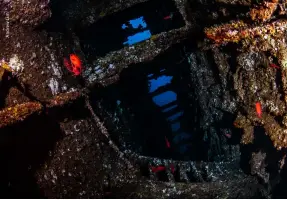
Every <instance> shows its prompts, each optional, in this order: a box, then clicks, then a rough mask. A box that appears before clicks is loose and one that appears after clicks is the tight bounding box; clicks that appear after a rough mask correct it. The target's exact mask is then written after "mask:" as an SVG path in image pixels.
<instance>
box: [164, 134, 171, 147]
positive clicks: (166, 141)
mask: <svg viewBox="0 0 287 200" xmlns="http://www.w3.org/2000/svg"><path fill="white" fill-rule="evenodd" d="M164 138H165V144H166V147H167V148H170V143H169V141H168V139H167V138H166V137H165V136H164Z"/></svg>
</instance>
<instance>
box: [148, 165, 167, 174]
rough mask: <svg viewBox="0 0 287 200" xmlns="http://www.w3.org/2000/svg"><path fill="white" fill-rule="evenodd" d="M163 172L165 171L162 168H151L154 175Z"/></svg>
mask: <svg viewBox="0 0 287 200" xmlns="http://www.w3.org/2000/svg"><path fill="white" fill-rule="evenodd" d="M164 170H165V167H164V166H157V167H151V171H152V172H154V173H156V172H160V171H164Z"/></svg>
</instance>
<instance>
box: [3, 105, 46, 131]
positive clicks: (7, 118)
mask: <svg viewBox="0 0 287 200" xmlns="http://www.w3.org/2000/svg"><path fill="white" fill-rule="evenodd" d="M42 109H43V106H42V105H41V104H40V103H38V102H28V103H23V104H19V105H16V106H14V107H9V108H6V109H4V110H1V111H0V128H2V127H5V126H9V125H12V124H14V123H16V122H19V121H23V120H25V119H26V118H27V117H28V116H30V115H31V114H34V113H38V114H40V113H41V112H42Z"/></svg>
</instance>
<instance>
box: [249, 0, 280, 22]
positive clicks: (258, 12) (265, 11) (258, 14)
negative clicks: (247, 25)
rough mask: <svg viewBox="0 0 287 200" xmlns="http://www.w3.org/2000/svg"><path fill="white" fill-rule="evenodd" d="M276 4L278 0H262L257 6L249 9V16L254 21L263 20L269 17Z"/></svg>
mask: <svg viewBox="0 0 287 200" xmlns="http://www.w3.org/2000/svg"><path fill="white" fill-rule="evenodd" d="M277 5H278V0H271V1H263V2H262V3H261V4H260V5H259V6H255V7H254V8H252V9H251V10H250V13H249V14H250V17H251V19H252V20H254V21H257V20H258V21H261V22H265V21H267V20H269V19H270V18H271V16H272V14H273V13H274V11H275V10H276V8H277Z"/></svg>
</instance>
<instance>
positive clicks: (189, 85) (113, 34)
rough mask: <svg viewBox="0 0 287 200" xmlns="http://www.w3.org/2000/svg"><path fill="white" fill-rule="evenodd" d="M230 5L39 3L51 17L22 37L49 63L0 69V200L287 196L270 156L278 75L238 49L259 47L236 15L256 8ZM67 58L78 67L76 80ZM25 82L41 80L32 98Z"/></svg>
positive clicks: (279, 120)
mask: <svg viewBox="0 0 287 200" xmlns="http://www.w3.org/2000/svg"><path fill="white" fill-rule="evenodd" d="M234 2H235V3H234ZM234 2H233V1H232V4H229V3H226V2H225V0H216V1H213V2H209V1H206V0H136V1H133V0H131V1H130V0H127V1H125V4H123V3H122V1H120V0H119V1H118V0H110V1H107V0H101V1H96V0H94V1H88V0H83V1H81V2H79V1H77V0H73V1H70V2H69V3H68V1H66V0H65V1H58V0H51V1H50V2H49V3H47V4H48V5H49V6H50V9H51V11H52V15H51V17H50V18H49V19H47V20H45V21H43V23H42V24H41V25H39V26H36V27H34V28H33V29H31V31H32V32H35V33H37V34H39V35H40V36H41V37H40V36H39V38H40V40H41V41H42V39H43V38H46V40H44V39H43V41H44V42H47V43H48V44H47V45H45V46H44V47H43V48H42V47H41V50H39V51H36V50H35V52H37V53H38V52H44V51H47V52H48V53H47V54H48V56H46V57H45V56H38V57H37V59H38V58H39V57H40V58H41V59H43V60H44V59H47V60H48V61H47V63H48V64H47V63H44V61H43V62H42V61H41V62H39V63H40V64H38V65H39V66H40V67H39V66H37V67H35V68H36V69H37V70H35V71H33V70H31V71H28V68H26V69H25V70H26V71H25V70H24V72H23V73H24V74H25V73H27V74H28V75H25V76H22V75H18V74H17V75H15V74H14V73H11V72H9V73H6V72H5V73H6V74H5V76H3V77H2V75H1V71H0V75H1V79H0V83H1V85H0V87H1V92H0V107H1V111H0V119H2V121H3V122H0V125H1V127H0V128H1V131H0V132H1V133H2V135H3V138H4V139H3V141H4V140H5V141H8V142H0V143H2V147H0V149H1V152H0V158H2V159H3V160H4V161H6V162H4V163H6V164H4V165H2V166H1V167H0V169H2V171H3V172H5V171H6V172H7V173H6V174H5V173H3V180H2V182H1V181H0V185H3V188H5V189H7V190H6V192H5V191H4V192H2V193H1V190H0V195H1V194H2V195H3V196H5V197H6V196H8V197H9V196H11V194H12V193H17V195H14V196H17V197H18V196H19V197H23V196H25V197H26V196H27V197H29V196H31V195H34V196H35V197H56V198H61V197H73V196H76V197H88V198H89V197H92V198H93V197H107V198H116V197H124V198H126V197H147V198H148V197H164V198H168V197H172V198H173V197H182V198H194V197H199V198H201V197H212V198H219V197H220V198H230V197H233V198H241V197H249V198H269V197H286V192H284V189H282V188H284V187H286V180H287V179H286V165H285V160H286V155H285V154H286V148H284V146H283V147H282V148H281V146H280V149H279V148H278V146H276V145H279V142H277V138H280V139H278V140H282V141H285V140H286V141H287V135H286V139H285V138H284V137H283V136H282V138H281V136H279V133H280V134H281V133H282V132H283V133H284V134H285V132H284V130H285V129H284V128H281V127H284V126H286V124H287V122H285V121H286V120H287V118H286V115H285V114H284V112H283V110H284V109H285V103H284V102H283V101H284V96H283V93H284V86H283V85H284V84H285V82H284V81H282V80H283V78H282V77H283V76H284V73H283V72H281V71H280V70H281V69H280V67H278V66H277V65H280V61H278V60H279V59H273V57H274V54H275V53H274V52H273V51H272V53H270V52H260V53H257V52H256V51H255V50H254V49H252V48H250V49H248V50H246V49H244V50H242V49H243V48H242V49H240V50H238V49H239V44H238V43H239V41H241V40H243V41H244V42H245V43H244V45H242V46H244V47H245V48H247V47H249V46H248V45H247V44H246V43H248V42H250V41H252V42H253V40H254V41H255V40H256V39H258V38H260V37H257V36H256V37H255V36H254V35H256V34H258V33H259V32H260V31H258V30H261V29H260V28H262V27H263V25H262V26H259V25H258V23H254V24H252V23H253V22H252V20H250V19H249V18H248V17H249V16H248V15H246V14H244V13H246V12H249V10H250V9H249V7H250V5H253V4H255V5H256V6H259V5H261V2H262V1H256V2H255V1H249V4H250V5H249V4H248V5H246V4H243V3H242V2H245V1H234ZM247 3H248V2H247ZM269 3H270V2H269ZM273 3H274V2H273ZM237 4H238V5H237ZM268 5H269V4H268ZM280 5H281V4H280ZM284 5H285V4H284ZM0 6H1V2H0ZM256 6H255V7H256ZM286 6H287V5H286ZM281 7H283V6H282V5H281ZM281 7H279V6H278V9H279V8H281ZM256 8H257V7H256ZM274 13H277V10H275V11H274ZM281 18H282V16H281ZM281 18H280V19H281ZM237 19H240V20H242V21H244V20H246V21H247V22H246V24H244V22H241V21H240V23H238V24H239V25H238V24H235V25H234V24H233V23H235V22H234V21H232V20H237ZM276 19H277V18H276ZM278 19H279V18H278ZM272 20H273V19H272ZM230 21H231V22H230ZM228 22H230V24H228V25H226V26H224V25H225V23H228ZM271 22H273V21H271ZM15 23H16V22H15ZM266 23H269V21H267V22H266ZM214 24H217V26H216V27H215V28H214V27H212V28H210V29H208V31H209V32H208V31H206V27H211V26H214ZM250 24H251V25H250ZM221 26H224V27H223V28H222V27H221ZM257 26H258V27H259V28H258V27H257ZM274 26H275V25H272V26H271V27H274ZM218 27H219V28H218ZM238 27H239V28H242V27H243V28H246V27H248V28H246V29H244V30H243V31H242V32H240V31H237V29H238ZM254 27H255V28H254ZM282 27H283V26H281V27H280V29H283V28H282ZM286 27H287V26H286ZM229 29H230V30H229ZM254 30H255V31H254ZM224 31H225V32H227V33H225V32H224ZM248 31H249V32H248ZM252 31H254V32H256V33H253V32H252ZM268 31H269V32H272V31H270V30H269V29H268ZM268 31H266V34H267V33H268V34H269V32H268ZM262 32H263V31H262ZM275 32H276V31H275ZM238 33H242V35H244V37H245V35H246V34H249V33H250V35H251V36H252V37H254V38H255V39H254V38H252V40H250V39H249V38H244V39H242V37H243V36H242V35H241V36H237V35H236V34H238ZM264 33H265V32H264ZM272 33H273V32H272ZM234 35H236V38H235V39H234V38H232V37H233V36H234ZM207 36H209V40H207V39H206V37H207ZM251 36H250V37H251ZM266 37H267V36H266ZM47 38H49V39H47ZM230 38H231V39H230ZM262 38H265V35H264V36H262V37H261V39H262ZM212 39H214V40H215V41H216V42H214V41H212ZM248 39H249V40H248ZM267 39H268V41H272V42H270V43H271V44H274V43H273V40H271V39H270V37H269V36H268V37H267ZM267 39H266V40H267ZM229 40H231V41H232V42H230V43H229ZM31 41H32V42H33V40H32V39H31ZM35 41H37V40H35ZM211 41H212V42H211ZM221 42H222V43H223V44H222V45H221ZM252 42H250V43H252ZM254 43H255V42H254ZM252 44H253V43H252ZM17 45H18V44H17ZM21 45H22V44H21ZM23 46H24V47H25V45H23ZM32 46H33V48H34V47H35V48H36V46H37V45H32ZM39 46H41V45H39ZM269 46H270V44H269ZM282 46H284V45H282ZM286 46H287V45H286ZM21 47H22V46H21ZM24 47H23V48H24ZM0 48H1V47H0ZM17 48H18V47H17ZM29 48H32V47H31V46H29ZM29 48H28V49H29ZM37 48H38V47H37ZM240 48H241V46H240ZM278 48H279V47H278ZM18 49H21V48H18ZM17 51H20V50H17ZM25 51H27V49H25ZM264 51H265V50H264ZM33 53H34V50H33V52H32V53H31V54H32V55H34V54H33ZM280 53H281V54H280V56H281V57H284V55H285V54H284V52H283V53H282V52H280ZM41 55H42V54H41ZM71 55H74V56H77V58H79V59H80V61H79V62H80V63H81V67H82V68H81V70H82V71H80V73H78V74H77V73H75V72H74V71H72V70H71V69H69V66H70V67H76V65H75V64H74V63H73V62H72V59H71V57H69V56H71ZM286 55H287V53H286ZM27 57H28V61H29V63H34V61H33V62H32V61H31V60H33V59H36V56H35V57H34V56H33V58H31V55H30V56H26V57H25V58H27ZM286 57H287V56H286ZM69 59H70V60H69ZM67 60H68V61H67ZM12 61H13V59H12ZM28 61H27V62H28ZM35 62H36V61H35ZM67 62H68V64H67ZM286 62H287V61H286ZM10 63H11V62H10ZM12 63H13V62H12ZM14 63H15V62H14ZM274 63H275V64H274ZM0 64H1V63H0ZM26 65H27V64H26ZM31 65H32V66H34V65H33V64H31ZM67 66H68V67H67ZM270 66H271V67H272V66H273V67H272V68H270ZM41 67H42V68H44V69H45V70H46V68H47V71H45V70H44V69H42V68H41ZM0 69H1V65H0ZM31 69H33V67H31ZM33 73H35V74H36V75H35V76H43V77H45V78H46V79H47V80H45V81H44V80H43V81H42V80H41V79H40V80H41V82H42V83H41V84H46V85H45V86H44V87H43V88H44V89H42V90H41V89H39V91H40V92H39V91H38V88H41V84H40V83H37V84H30V85H28V86H29V87H30V88H29V87H28V86H27V84H23V82H24V83H25V81H27V80H28V79H29V77H30V78H31V79H33V77H32V76H34V74H33ZM7 77H8V78H7ZM23 77H24V78H23ZM2 79H3V80H2ZM35 80H39V79H37V78H36V79H35ZM51 80H53V82H52V83H53V84H54V85H53V84H52V83H51ZM26 86H27V88H26ZM31 87H32V89H31ZM33 87H35V88H37V89H34V88H33ZM11 88H16V89H17V90H19V91H20V92H18V93H17V92H15V91H13V90H12V89H11ZM52 89H54V91H52ZM47 90H49V93H48V92H47ZM50 90H51V91H50ZM11 91H12V92H11ZM35 91H36V92H35ZM13 92H14V93H16V95H15V94H14V93H13ZM11 93H12V94H11ZM19 93H21V94H19ZM46 93H47V94H46ZM13 95H15V96H17V95H18V96H17V98H18V97H19V101H18V102H20V103H23V105H24V106H23V107H21V106H20V107H17V105H18V104H17V101H15V102H16V103H15V102H14V99H13ZM47 97H49V98H47ZM11 99H12V100H11ZM11 102H12V103H11ZM27 102H28V103H27ZM29 102H32V104H29ZM260 102H261V104H260ZM264 103H265V104H264ZM26 104H27V105H32V107H28V106H27V107H28V108H27V109H26V107H25V105H26ZM11 105H12V106H11ZM15 105H16V108H15V109H14V107H13V106H15ZM278 105H279V106H278ZM33 106H35V107H33ZM10 107H12V108H10ZM33 109H34V110H33ZM2 110H3V111H2ZM11 110H12V111H14V113H13V112H12V111H11ZM5 113H8V114H9V113H12V114H13V115H11V116H12V117H11V116H9V117H7V116H4V114H5ZM19 113H20V114H19ZM3 116H4V117H3ZM17 117H18V118H17ZM9 120H10V121H11V122H10V121H9ZM264 120H265V121H264ZM284 120H285V121H284ZM5 123H6V124H5ZM284 123H285V124H284ZM2 124H4V125H5V126H4V125H2ZM11 124H12V125H11ZM3 127H4V128H3ZM270 127H271V128H270ZM43 130H44V131H43ZM273 130H276V131H277V130H278V132H275V133H274V134H273V132H272V131H273ZM280 131H281V132H280ZM23 133H25V134H26V133H28V137H25V139H24V136H23V135H21V137H19V135H20V134H23ZM39 133H40V134H39ZM284 134H283V135H284ZM16 137H17V138H20V140H18V141H17V140H16V139H15V138H16ZM15 141H16V142H15ZM22 141H23V142H22ZM274 141H275V142H274ZM286 143H287V142H286ZM275 144H276V145H275ZM280 144H281V143H280ZM286 145H287V144H286ZM23 149H24V150H23ZM27 155H29V156H27ZM26 169H28V171H27V170H26ZM7 183H8V184H7ZM26 183H27V184H26ZM70 183H72V184H70ZM78 183H81V184H78ZM23 185H26V186H25V187H22V186H23ZM191 185H192V186H194V188H195V189H194V188H193V187H190V186H191ZM137 187H138V188H137ZM145 187H151V188H152V190H153V191H154V192H150V191H148V192H146V193H144V192H145V190H144V189H142V188H145ZM210 187H212V189H214V192H213V193H210ZM166 188H168V189H166ZM174 188H176V189H174ZM191 188H193V189H191ZM234 188H235V189H234ZM234 190H236V191H237V192H234ZM158 191H160V192H158ZM163 191H164V192H163ZM212 191H213V190H212ZM191 194H192V195H191ZM85 195H86V196H85ZM133 195H134V196H133ZM153 195H154V196H153ZM156 195H159V196H156ZM160 195H162V196H160ZM12 196H13V195H12Z"/></svg>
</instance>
